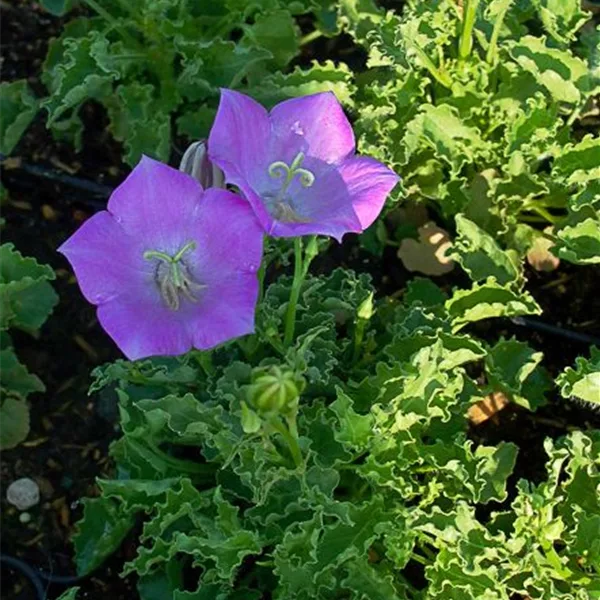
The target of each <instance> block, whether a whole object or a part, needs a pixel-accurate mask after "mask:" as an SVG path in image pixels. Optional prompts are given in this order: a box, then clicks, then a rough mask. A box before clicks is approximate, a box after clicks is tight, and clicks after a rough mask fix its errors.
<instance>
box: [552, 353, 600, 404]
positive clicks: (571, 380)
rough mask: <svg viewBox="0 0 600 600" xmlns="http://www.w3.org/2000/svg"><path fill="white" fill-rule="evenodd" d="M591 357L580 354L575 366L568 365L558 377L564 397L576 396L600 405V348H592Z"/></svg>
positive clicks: (577, 398) (578, 398)
mask: <svg viewBox="0 0 600 600" xmlns="http://www.w3.org/2000/svg"><path fill="white" fill-rule="evenodd" d="M590 352H591V356H590V358H589V359H586V358H584V357H583V356H580V357H578V358H577V359H576V361H575V368H574V369H573V368H571V367H567V368H566V369H565V370H564V371H563V372H562V373H561V374H560V376H559V377H558V379H557V383H558V385H559V386H560V393H561V394H562V396H563V398H574V399H576V400H583V401H584V402H590V403H591V404H592V405H600V350H598V348H596V347H595V346H592V348H591V351H590Z"/></svg>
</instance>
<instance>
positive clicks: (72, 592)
mask: <svg viewBox="0 0 600 600" xmlns="http://www.w3.org/2000/svg"><path fill="white" fill-rule="evenodd" d="M80 589H81V587H80V586H76V587H72V588H69V589H68V590H67V591H66V592H63V593H62V594H61V595H60V596H59V597H58V599H57V600H77V593H78V592H79V590H80Z"/></svg>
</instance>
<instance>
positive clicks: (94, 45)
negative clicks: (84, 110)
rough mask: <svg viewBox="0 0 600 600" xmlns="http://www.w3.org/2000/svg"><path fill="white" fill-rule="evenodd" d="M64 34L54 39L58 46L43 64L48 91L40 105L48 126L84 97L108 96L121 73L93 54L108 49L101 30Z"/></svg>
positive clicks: (98, 98) (105, 52)
mask: <svg viewBox="0 0 600 600" xmlns="http://www.w3.org/2000/svg"><path fill="white" fill-rule="evenodd" d="M64 35H65V34H63V38H61V39H60V40H58V42H57V44H60V47H59V46H56V52H55V53H53V52H52V49H51V50H50V51H49V53H48V57H47V58H46V63H45V65H44V77H43V80H44V83H45V84H46V85H47V86H48V89H49V91H50V95H49V96H48V98H46V99H45V100H44V101H43V102H42V107H43V108H46V109H47V110H48V123H47V124H48V126H49V127H50V126H51V125H52V124H53V123H55V122H57V121H58V120H59V119H60V118H61V117H62V116H63V115H64V114H65V113H66V112H67V111H69V110H71V109H74V108H76V107H78V106H79V105H80V104H82V102H84V101H85V100H88V99H94V100H103V99H105V98H107V97H109V96H110V95H111V93H112V90H113V86H112V82H113V81H114V80H116V79H117V78H118V77H119V75H120V73H119V71H118V70H116V69H115V68H114V67H112V66H110V65H108V64H103V65H101V64H99V63H98V61H97V60H96V59H95V55H96V54H100V55H104V54H107V53H108V52H109V50H108V44H109V42H108V40H107V38H106V37H105V36H103V35H102V34H101V33H100V32H98V31H90V32H89V33H88V34H87V35H84V36H83V37H64ZM61 50H62V52H61Z"/></svg>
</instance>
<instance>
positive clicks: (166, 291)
mask: <svg viewBox="0 0 600 600" xmlns="http://www.w3.org/2000/svg"><path fill="white" fill-rule="evenodd" d="M195 248H196V242H188V243H187V244H185V245H184V246H183V247H182V248H181V249H180V250H179V252H177V254H175V255H174V256H171V255H169V254H167V253H166V252H160V251H159V250H147V251H146V252H144V258H145V259H146V260H156V261H157V262H156V271H155V273H154V280H155V281H156V285H157V286H158V289H159V291H160V295H161V297H162V299H163V301H164V303H165V304H166V305H167V306H168V307H169V308H170V309H171V310H178V309H179V306H180V304H181V302H180V296H181V295H183V296H184V297H185V298H187V299H188V300H189V301H190V302H196V301H197V298H196V296H195V295H194V294H195V293H197V292H198V291H199V290H201V289H202V288H205V287H206V286H205V285H201V284H199V283H196V282H195V281H194V279H193V278H192V274H191V273H190V270H189V268H188V266H187V265H186V264H185V262H184V261H183V257H184V255H185V254H186V252H189V251H191V250H194V249H195Z"/></svg>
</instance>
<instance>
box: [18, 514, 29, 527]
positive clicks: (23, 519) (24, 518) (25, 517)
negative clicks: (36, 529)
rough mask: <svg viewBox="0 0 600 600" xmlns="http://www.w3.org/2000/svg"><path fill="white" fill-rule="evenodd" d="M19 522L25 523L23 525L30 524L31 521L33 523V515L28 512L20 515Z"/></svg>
mask: <svg viewBox="0 0 600 600" xmlns="http://www.w3.org/2000/svg"><path fill="white" fill-rule="evenodd" d="M19 521H21V523H23V525H25V524H27V523H29V521H31V515H30V514H29V513H28V512H22V513H21V514H20V515H19Z"/></svg>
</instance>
